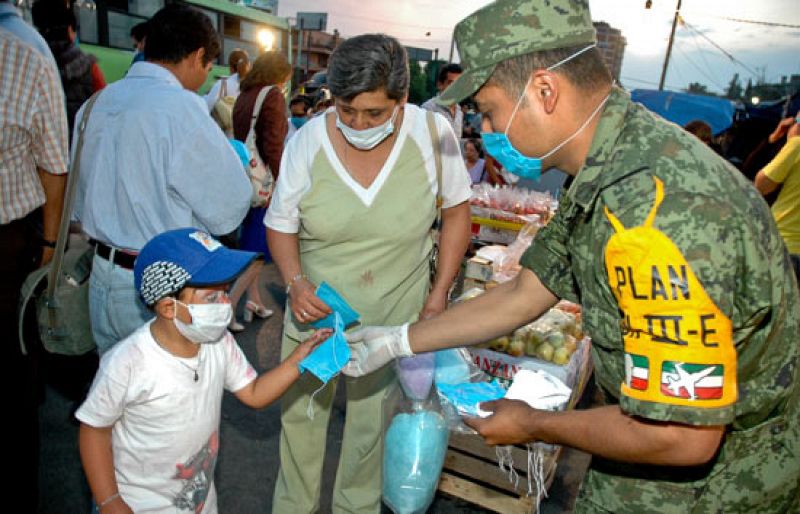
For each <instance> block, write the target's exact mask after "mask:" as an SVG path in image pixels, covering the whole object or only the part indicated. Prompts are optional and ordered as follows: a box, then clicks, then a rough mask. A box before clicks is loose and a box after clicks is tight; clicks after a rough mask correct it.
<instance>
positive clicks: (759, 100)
mask: <svg viewBox="0 0 800 514" xmlns="http://www.w3.org/2000/svg"><path fill="white" fill-rule="evenodd" d="M750 103H751V104H753V105H758V104H759V103H761V98H759V97H757V96H754V97H753V98H751V99H750Z"/></svg>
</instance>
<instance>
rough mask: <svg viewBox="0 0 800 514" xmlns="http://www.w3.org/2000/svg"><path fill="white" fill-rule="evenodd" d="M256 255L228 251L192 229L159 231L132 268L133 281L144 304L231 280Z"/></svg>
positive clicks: (201, 232)
mask: <svg viewBox="0 0 800 514" xmlns="http://www.w3.org/2000/svg"><path fill="white" fill-rule="evenodd" d="M258 256H259V254H258V253H256V252H244V251H240V250H231V249H229V248H227V247H226V246H225V245H223V244H222V243H220V242H219V241H217V240H216V239H214V238H213V237H211V236H210V235H209V234H207V233H206V232H203V231H202V230H199V229H196V228H181V229H177V230H169V231H167V232H163V233H161V234H159V235H157V236H155V237H154V238H153V239H151V240H150V241H148V242H147V244H146V245H144V248H142V251H141V252H140V253H139V255H138V256H137V257H136V262H135V263H134V265H133V281H134V285H135V286H136V289H137V290H138V291H139V294H140V295H141V297H142V300H144V303H145V304H147V305H153V304H154V303H156V302H157V301H158V300H160V299H162V298H164V297H166V296H170V295H172V294H175V293H176V292H178V291H180V290H181V289H182V288H183V287H186V286H193V287H203V286H215V285H219V284H225V283H228V282H231V281H233V280H234V279H235V278H236V277H237V276H239V275H240V274H241V273H242V272H243V271H244V270H245V269H246V268H247V267H248V266H249V265H250V263H251V262H253V261H254V260H255V259H256V258H257V257H258Z"/></svg>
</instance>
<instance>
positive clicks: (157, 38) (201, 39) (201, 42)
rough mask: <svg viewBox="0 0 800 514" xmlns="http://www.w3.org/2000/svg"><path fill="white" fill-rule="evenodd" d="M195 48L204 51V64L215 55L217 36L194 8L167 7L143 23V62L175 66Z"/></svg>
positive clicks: (214, 57) (216, 52) (200, 13)
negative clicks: (144, 42) (144, 38)
mask: <svg viewBox="0 0 800 514" xmlns="http://www.w3.org/2000/svg"><path fill="white" fill-rule="evenodd" d="M199 48H205V51H206V52H205V56H204V58H203V62H204V63H209V62H212V61H214V60H216V58H217V57H218V56H219V52H220V43H219V36H217V31H216V30H215V29H214V25H212V24H211V20H210V19H209V18H208V16H206V15H205V14H203V13H202V12H201V11H199V10H197V9H195V8H194V7H189V6H187V5H181V4H170V5H168V6H166V7H164V8H163V9H161V10H160V11H158V12H157V13H156V14H155V16H153V17H152V18H150V21H149V22H147V44H146V45H145V48H144V58H145V60H147V61H159V62H165V63H170V64H176V63H179V62H181V61H182V60H184V59H185V58H186V57H187V56H189V54H191V53H192V52H195V51H197V50H198V49H199Z"/></svg>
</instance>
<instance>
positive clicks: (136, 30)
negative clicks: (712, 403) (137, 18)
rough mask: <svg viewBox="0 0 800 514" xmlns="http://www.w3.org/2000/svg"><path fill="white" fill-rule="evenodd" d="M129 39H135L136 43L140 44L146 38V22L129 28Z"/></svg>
mask: <svg viewBox="0 0 800 514" xmlns="http://www.w3.org/2000/svg"><path fill="white" fill-rule="evenodd" d="M131 37H132V38H133V39H135V40H136V42H137V43H141V42H142V40H143V39H144V38H146V37H147V22H146V21H143V22H141V23H137V24H136V25H134V26H133V27H131Z"/></svg>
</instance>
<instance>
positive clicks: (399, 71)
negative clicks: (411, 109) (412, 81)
mask: <svg viewBox="0 0 800 514" xmlns="http://www.w3.org/2000/svg"><path fill="white" fill-rule="evenodd" d="M408 83H409V71H408V56H407V55H406V50H405V48H403V46H402V45H401V44H400V42H399V41H397V40H396V39H395V38H393V37H391V36H387V35H385V34H364V35H361V36H356V37H353V38H350V39H348V40H346V41H345V42H343V43H342V44H340V45H339V46H338V47H337V48H336V50H334V51H333V55H331V58H330V61H329V63H328V86H329V87H330V90H331V93H332V94H333V96H335V97H337V98H342V99H344V100H347V101H350V100H352V99H353V98H355V97H356V96H358V95H360V94H361V93H366V92H369V91H377V90H380V89H383V90H384V91H386V96H387V97H389V98H391V99H392V100H401V99H403V98H405V97H406V95H407V94H408Z"/></svg>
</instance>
